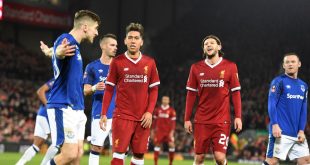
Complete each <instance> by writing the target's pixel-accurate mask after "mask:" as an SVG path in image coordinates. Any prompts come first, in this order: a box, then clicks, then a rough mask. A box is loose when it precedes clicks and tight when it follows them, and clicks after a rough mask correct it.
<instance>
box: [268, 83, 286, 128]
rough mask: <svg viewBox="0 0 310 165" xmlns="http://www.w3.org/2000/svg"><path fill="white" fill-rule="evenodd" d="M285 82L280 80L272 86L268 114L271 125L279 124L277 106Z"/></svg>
mask: <svg viewBox="0 0 310 165" xmlns="http://www.w3.org/2000/svg"><path fill="white" fill-rule="evenodd" d="M282 86H283V82H282V81H280V80H273V81H272V82H271V85H270V89H269V95H268V114H269V118H270V124H271V125H274V124H278V113H277V104H278V102H279V99H280V95H281V93H282V90H283V88H282Z"/></svg>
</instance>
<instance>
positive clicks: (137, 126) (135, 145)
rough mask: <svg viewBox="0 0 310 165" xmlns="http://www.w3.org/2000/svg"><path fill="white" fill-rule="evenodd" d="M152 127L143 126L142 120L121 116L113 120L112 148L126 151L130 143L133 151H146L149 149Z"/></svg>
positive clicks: (114, 150) (121, 151)
mask: <svg viewBox="0 0 310 165" xmlns="http://www.w3.org/2000/svg"><path fill="white" fill-rule="evenodd" d="M149 137H150V129H149V128H143V127H142V126H141V121H132V120H126V119H120V118H115V117H114V118H113V120H112V141H113V144H112V150H113V152H118V153H125V152H126V151H127V148H128V146H129V145H130V147H131V150H132V152H133V153H146V152H147V150H148V144H149Z"/></svg>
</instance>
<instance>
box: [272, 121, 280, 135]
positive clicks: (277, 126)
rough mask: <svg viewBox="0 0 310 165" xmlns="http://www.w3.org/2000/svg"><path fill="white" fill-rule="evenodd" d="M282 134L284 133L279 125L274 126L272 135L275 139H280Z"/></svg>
mask: <svg viewBox="0 0 310 165" xmlns="http://www.w3.org/2000/svg"><path fill="white" fill-rule="evenodd" d="M281 132H282V130H281V128H280V126H279V124H274V125H272V135H273V136H274V137H275V138H280V137H281Z"/></svg>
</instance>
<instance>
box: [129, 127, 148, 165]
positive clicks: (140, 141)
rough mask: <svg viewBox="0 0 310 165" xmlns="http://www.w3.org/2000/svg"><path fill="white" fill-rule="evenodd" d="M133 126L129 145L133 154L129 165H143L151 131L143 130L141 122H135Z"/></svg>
mask: <svg viewBox="0 0 310 165" xmlns="http://www.w3.org/2000/svg"><path fill="white" fill-rule="evenodd" d="M135 125H136V127H135V131H134V134H133V136H132V140H131V144H130V146H131V149H132V152H133V157H132V158H131V165H143V164H144V153H146V152H147V150H148V145H149V139H150V133H151V129H150V128H143V127H142V126H141V122H135Z"/></svg>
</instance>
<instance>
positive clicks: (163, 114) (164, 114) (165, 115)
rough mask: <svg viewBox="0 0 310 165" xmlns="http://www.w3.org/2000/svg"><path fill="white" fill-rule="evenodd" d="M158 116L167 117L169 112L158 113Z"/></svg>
mask: <svg viewBox="0 0 310 165" xmlns="http://www.w3.org/2000/svg"><path fill="white" fill-rule="evenodd" d="M158 117H160V118H169V114H166V113H160V114H158Z"/></svg>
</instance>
